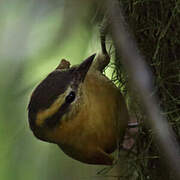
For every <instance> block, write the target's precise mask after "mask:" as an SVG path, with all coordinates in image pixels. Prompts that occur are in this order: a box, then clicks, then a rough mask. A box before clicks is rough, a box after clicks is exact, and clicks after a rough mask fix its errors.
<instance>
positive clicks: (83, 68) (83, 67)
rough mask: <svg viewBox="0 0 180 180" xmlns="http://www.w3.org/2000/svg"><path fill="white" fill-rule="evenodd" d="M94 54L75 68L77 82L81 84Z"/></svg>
mask: <svg viewBox="0 0 180 180" xmlns="http://www.w3.org/2000/svg"><path fill="white" fill-rule="evenodd" d="M95 56H96V54H93V55H92V56H90V57H88V58H87V59H85V60H84V61H83V62H82V63H81V64H80V65H79V67H78V68H77V71H76V72H77V75H78V80H79V81H81V82H83V81H84V79H85V77H86V74H87V72H88V70H89V68H90V67H91V64H92V62H93V59H94V57H95Z"/></svg>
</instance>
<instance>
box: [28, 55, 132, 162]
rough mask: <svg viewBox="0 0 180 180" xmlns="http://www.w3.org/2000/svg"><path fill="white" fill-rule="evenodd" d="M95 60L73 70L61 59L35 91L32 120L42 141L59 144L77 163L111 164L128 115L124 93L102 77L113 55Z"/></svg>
mask: <svg viewBox="0 0 180 180" xmlns="http://www.w3.org/2000/svg"><path fill="white" fill-rule="evenodd" d="M95 56H96V54H93V55H91V56H89V57H88V58H87V59H85V60H84V61H83V62H82V63H80V64H79V65H75V66H72V67H70V63H69V61H67V60H65V59H62V60H61V63H60V64H59V65H58V66H57V68H56V69H55V70H53V71H52V72H51V73H50V74H49V75H48V76H47V77H46V78H45V79H44V80H43V81H42V82H40V84H39V85H38V86H37V87H36V88H35V90H34V91H33V93H32V95H31V98H30V102H29V105H28V119H29V125H30V128H31V130H32V132H33V134H34V135H35V136H36V137H37V138H38V139H40V140H42V141H47V142H50V143H55V144H57V145H58V146H59V147H60V148H61V149H62V151H63V152H64V153H65V154H67V155H68V156H70V157H72V158H73V159H76V160H78V161H80V162H83V163H87V164H96V165H97V164H98V165H112V164H113V160H114V158H113V157H112V155H111V153H112V152H114V151H115V149H116V148H117V141H118V140H120V141H122V139H123V136H124V134H125V131H126V128H127V125H128V120H129V115H128V110H127V106H126V103H125V100H124V98H123V96H122V94H121V92H120V90H119V89H118V88H117V87H116V86H115V85H114V84H113V82H112V81H111V80H110V79H108V78H107V77H106V76H105V75H104V74H103V70H104V68H105V67H106V66H107V65H108V63H109V61H110V58H109V56H108V55H107V54H99V55H97V56H96V58H95Z"/></svg>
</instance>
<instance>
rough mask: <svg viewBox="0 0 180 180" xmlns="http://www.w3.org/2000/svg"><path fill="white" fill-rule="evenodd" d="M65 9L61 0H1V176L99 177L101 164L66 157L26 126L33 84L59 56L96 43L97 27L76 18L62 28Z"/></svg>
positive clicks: (74, 59)
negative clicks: (98, 171)
mask: <svg viewBox="0 0 180 180" xmlns="http://www.w3.org/2000/svg"><path fill="white" fill-rule="evenodd" d="M64 11H65V9H64V2H63V1H62V0H59V1H47V0H45V1H43V2H42V1H34V0H31V1H25V0H14V1H10V0H9V1H8V0H7V1H1V4H0V27H1V28H0V179H1V180H11V179H13V180H24V179H26V180H40V179H43V180H48V179H53V180H56V179H57V180H59V179H71V180H73V179H74V180H77V179H83V180H84V179H87V180H88V179H98V178H97V177H95V176H96V172H97V170H99V169H101V167H98V166H90V165H86V164H82V163H79V162H77V161H75V160H73V159H71V158H69V157H68V156H66V155H64V153H63V152H62V151H61V150H60V149H59V148H58V147H57V146H56V145H53V144H48V143H45V142H42V141H39V140H37V139H36V138H35V137H34V136H33V134H32V132H31V131H30V129H29V126H28V118H27V105H28V101H29V98H30V94H31V92H32V90H33V88H34V87H35V85H36V84H37V83H39V82H40V81H41V80H42V79H43V77H45V76H46V75H47V74H48V73H49V72H51V71H52V70H53V69H54V68H55V67H56V66H57V65H58V64H59V62H60V59H61V58H67V59H68V60H70V61H71V64H76V63H79V62H80V61H82V60H83V59H84V58H85V57H86V56H89V55H91V53H94V52H97V50H98V49H99V40H98V28H97V27H94V28H90V26H87V24H84V23H83V22H81V21H79V22H78V23H77V25H73V26H72V27H68V28H69V29H71V32H67V33H65V34H63V35H62V34H61V32H63V31H64V30H63V25H62V22H63V12H64ZM61 35H62V36H65V37H62V39H63V40H62V42H61ZM58 37H60V38H59V39H58ZM101 179H102V178H101Z"/></svg>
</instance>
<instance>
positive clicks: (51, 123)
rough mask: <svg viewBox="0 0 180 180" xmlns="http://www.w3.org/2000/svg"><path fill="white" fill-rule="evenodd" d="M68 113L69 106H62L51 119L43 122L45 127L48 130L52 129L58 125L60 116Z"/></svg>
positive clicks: (65, 104)
mask: <svg viewBox="0 0 180 180" xmlns="http://www.w3.org/2000/svg"><path fill="white" fill-rule="evenodd" d="M68 111H69V104H67V103H64V104H62V105H61V107H60V108H59V109H58V111H57V112H56V113H55V114H53V115H52V116H51V117H49V118H47V119H46V120H45V123H46V125H47V126H48V127H49V128H54V127H55V126H56V125H57V124H58V123H59V121H60V120H61V118H62V116H63V115H64V114H65V113H67V112H68Z"/></svg>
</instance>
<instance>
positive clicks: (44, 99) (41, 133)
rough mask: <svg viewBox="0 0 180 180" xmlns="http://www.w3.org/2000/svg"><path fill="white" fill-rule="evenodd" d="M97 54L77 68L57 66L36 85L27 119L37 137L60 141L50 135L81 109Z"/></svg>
mask: <svg viewBox="0 0 180 180" xmlns="http://www.w3.org/2000/svg"><path fill="white" fill-rule="evenodd" d="M94 57H95V54H94V55H92V56H90V57H88V58H87V59H86V60H84V61H83V62H82V63H81V64H80V65H78V66H75V67H71V68H64V69H63V68H56V69H55V70H54V71H53V72H51V73H50V74H49V75H48V76H47V77H46V78H45V79H44V80H43V81H42V82H41V83H40V84H39V85H38V86H37V87H36V88H35V90H34V92H33V93H32V96H31V99H30V102H29V105H28V118H29V125H30V128H31V129H32V131H33V133H34V135H35V136H36V137H37V138H39V139H41V140H44V141H48V142H54V143H57V142H56V140H55V138H53V137H50V136H49V134H52V133H51V132H53V131H55V129H57V127H59V126H61V123H62V121H63V120H66V121H68V120H69V119H68V118H70V114H73V113H76V111H78V105H79V104H80V103H81V101H82V96H83V93H82V90H81V89H82V88H81V87H82V85H83V83H84V80H85V77H86V74H87V72H88V70H89V68H90V66H91V64H92V62H93V59H94ZM67 117H68V118H67Z"/></svg>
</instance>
